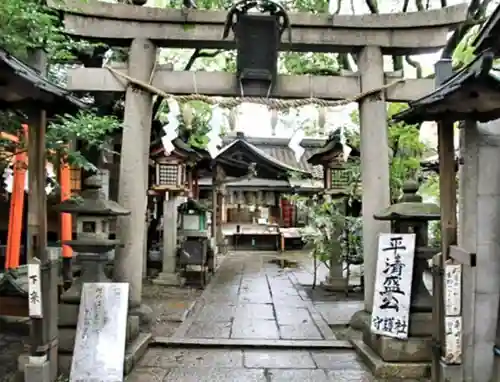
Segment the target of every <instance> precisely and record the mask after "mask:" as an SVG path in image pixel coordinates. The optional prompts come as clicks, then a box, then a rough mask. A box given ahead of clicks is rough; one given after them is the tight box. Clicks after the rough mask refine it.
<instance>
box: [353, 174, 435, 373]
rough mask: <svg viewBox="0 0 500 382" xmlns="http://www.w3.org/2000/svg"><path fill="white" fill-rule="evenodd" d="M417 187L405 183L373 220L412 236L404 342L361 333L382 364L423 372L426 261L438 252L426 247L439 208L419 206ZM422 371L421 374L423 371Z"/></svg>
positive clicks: (427, 335)
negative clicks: (419, 367) (395, 200)
mask: <svg viewBox="0 0 500 382" xmlns="http://www.w3.org/2000/svg"><path fill="white" fill-rule="evenodd" d="M418 188H419V184H418V183H417V182H415V181H406V182H405V183H404V184H403V196H402V198H401V199H400V201H399V203H396V204H393V205H391V206H390V207H387V208H386V209H384V210H383V211H381V212H380V213H378V214H376V215H374V218H375V219H376V220H385V221H390V222H391V231H392V232H393V233H415V259H414V263H413V279H412V290H411V301H410V321H409V327H408V329H409V336H408V339H407V340H405V341H400V340H397V339H393V338H389V337H384V336H379V335H376V334H372V333H371V332H370V331H369V330H368V331H365V332H364V336H363V340H364V342H365V344H367V345H368V346H369V347H371V348H372V349H373V350H374V351H375V352H376V353H377V355H379V356H380V357H381V358H382V360H383V361H385V362H395V363H401V362H403V363H414V362H415V363H420V364H421V365H422V366H423V367H424V369H425V367H427V366H426V365H428V364H427V363H429V362H431V360H432V306H433V303H432V297H431V294H430V293H429V290H428V289H427V287H426V286H425V284H424V280H423V274H424V271H425V270H426V269H427V268H428V263H427V261H428V260H429V259H431V258H432V256H434V255H435V254H436V253H438V252H439V251H440V250H439V249H435V248H429V246H428V233H427V232H428V226H429V222H430V221H433V220H439V219H440V209H439V206H438V205H436V204H434V203H422V197H421V196H419V195H417V191H418ZM424 369H422V373H423V374H422V375H424V374H425V370H424Z"/></svg>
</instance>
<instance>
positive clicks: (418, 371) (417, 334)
mask: <svg viewBox="0 0 500 382" xmlns="http://www.w3.org/2000/svg"><path fill="white" fill-rule="evenodd" d="M370 317H371V316H370V313H368V312H365V311H360V312H357V313H355V314H354V315H353V317H352V319H351V323H350V325H351V327H352V328H354V329H357V330H361V331H362V333H363V340H353V341H352V343H353V345H354V348H355V350H356V352H357V353H358V354H359V356H360V357H361V358H362V359H363V360H364V361H365V363H366V365H367V366H368V367H369V368H370V371H371V372H372V373H373V375H374V376H375V377H378V378H408V379H419V378H428V377H429V376H430V368H431V364H430V362H431V359H432V358H431V357H432V346H431V345H432V341H431V330H432V325H431V321H430V319H431V313H412V314H411V315H410V323H409V338H408V339H407V340H398V339H395V338H390V337H384V336H380V335H378V334H373V333H371V331H370V323H371V319H370Z"/></svg>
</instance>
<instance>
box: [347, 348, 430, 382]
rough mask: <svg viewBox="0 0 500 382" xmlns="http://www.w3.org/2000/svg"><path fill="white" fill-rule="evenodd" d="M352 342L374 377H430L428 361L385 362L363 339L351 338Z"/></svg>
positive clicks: (417, 378) (418, 378) (416, 378)
mask: <svg viewBox="0 0 500 382" xmlns="http://www.w3.org/2000/svg"><path fill="white" fill-rule="evenodd" d="M352 344H353V345H354V349H355V350H356V352H357V353H358V355H359V356H360V357H361V358H362V359H363V361H364V362H365V364H366V365H367V366H368V368H369V369H370V371H371V372H372V374H373V376H374V377H377V378H386V379H391V378H394V379H415V380H420V379H422V378H429V377H430V373H431V366H430V364H429V363H419V362H411V363H405V362H386V361H384V360H383V359H382V358H380V357H379V356H378V355H377V354H376V353H375V352H374V351H373V350H372V349H371V348H370V347H369V346H368V345H367V344H365V343H364V342H363V341H361V340H353V341H352Z"/></svg>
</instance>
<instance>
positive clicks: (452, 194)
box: [432, 121, 457, 381]
mask: <svg viewBox="0 0 500 382" xmlns="http://www.w3.org/2000/svg"><path fill="white" fill-rule="evenodd" d="M438 151H439V198H440V207H441V256H436V257H434V259H433V269H434V270H435V272H437V273H436V274H434V276H433V278H432V280H433V283H432V284H433V285H432V290H433V291H434V293H433V298H434V311H433V321H434V322H433V326H434V330H435V331H434V335H433V340H434V344H435V345H434V346H435V348H434V352H435V354H434V357H433V359H432V378H433V380H435V381H438V380H439V378H440V374H441V372H440V361H441V355H442V350H443V346H444V341H445V334H444V330H445V328H444V301H443V298H444V297H443V293H444V285H443V277H442V274H441V273H442V272H443V271H444V264H445V262H446V261H447V259H448V257H449V250H450V246H451V245H454V244H456V243H457V185H456V176H455V146H454V134H453V122H443V121H442V122H440V123H438Z"/></svg>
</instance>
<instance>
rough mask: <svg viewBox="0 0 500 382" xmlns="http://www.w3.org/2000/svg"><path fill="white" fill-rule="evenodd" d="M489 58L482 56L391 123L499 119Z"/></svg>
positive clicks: (496, 79)
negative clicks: (448, 119)
mask: <svg viewBox="0 0 500 382" xmlns="http://www.w3.org/2000/svg"><path fill="white" fill-rule="evenodd" d="M493 58H494V56H493V54H492V53H491V52H488V51H486V52H484V53H483V54H481V55H480V56H478V57H477V58H476V59H475V60H474V61H472V62H471V63H470V64H469V65H467V66H466V67H465V68H463V69H462V70H460V71H459V72H457V73H456V74H454V75H453V76H452V77H450V78H449V79H448V80H447V81H446V82H444V83H443V84H442V85H441V86H440V87H439V88H437V89H436V90H434V91H433V92H431V93H429V94H427V95H426V96H424V97H422V98H420V99H418V100H416V101H414V102H410V104H409V106H410V107H409V108H408V109H406V110H403V111H402V112H400V113H398V114H396V115H394V116H393V117H392V118H393V120H395V121H405V122H406V123H420V122H422V121H438V120H442V119H447V118H452V119H453V120H456V121H459V120H466V119H469V118H472V119H475V120H477V121H479V122H485V121H490V120H493V119H497V118H500V71H499V70H497V69H495V68H492V64H493Z"/></svg>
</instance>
